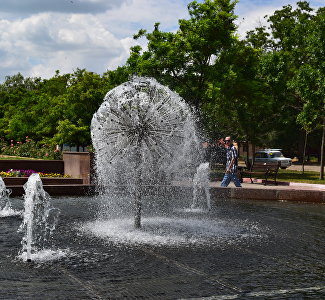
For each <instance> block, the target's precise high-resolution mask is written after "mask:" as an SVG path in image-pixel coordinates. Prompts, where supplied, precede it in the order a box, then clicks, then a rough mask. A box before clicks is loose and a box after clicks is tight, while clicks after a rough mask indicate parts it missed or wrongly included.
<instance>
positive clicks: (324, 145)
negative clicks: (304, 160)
mask: <svg viewBox="0 0 325 300" xmlns="http://www.w3.org/2000/svg"><path fill="white" fill-rule="evenodd" d="M324 148H325V118H324V119H323V137H322V146H321V149H320V172H319V179H320V180H323V179H324V160H325V158H324V155H325V149H324Z"/></svg>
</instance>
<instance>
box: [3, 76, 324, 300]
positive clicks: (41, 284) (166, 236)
mask: <svg viewBox="0 0 325 300" xmlns="http://www.w3.org/2000/svg"><path fill="white" fill-rule="evenodd" d="M92 138H93V141H94V146H95V148H96V155H97V162H96V163H97V172H98V183H99V185H100V188H101V189H100V190H101V193H100V194H99V195H97V196H94V197H54V198H53V199H52V202H53V203H55V207H58V208H60V211H61V214H60V226H57V227H58V228H57V230H55V231H54V232H53V229H54V227H55V225H56V222H57V220H58V219H57V214H58V210H55V209H53V208H51V205H50V203H49V197H48V195H47V194H46V193H45V192H44V190H43V188H42V183H41V181H40V179H39V178H38V177H37V176H36V175H33V176H32V177H31V178H30V179H29V182H28V183H27V184H26V186H25V190H26V195H25V203H24V204H25V212H24V221H23V223H22V225H21V226H20V227H21V230H22V231H23V232H24V233H25V236H24V239H23V250H22V251H21V255H20V258H22V259H23V261H26V260H33V261H35V263H33V264H24V263H23V262H22V260H21V259H19V260H17V259H15V258H16V255H17V245H19V242H20V241H21V237H20V235H19V234H18V233H17V227H18V226H19V224H20V220H18V219H17V218H0V237H1V241H0V265H1V278H0V280H1V282H2V283H3V284H2V285H1V289H0V299H71V300H74V299H107V298H110V299H140V298H141V299H157V300H158V299H257V298H258V299H262V298H263V299H265V298H272V299H289V298H290V299H293V298H294V299H302V298H308V299H323V298H324V296H325V286H324V267H325V266H324V259H325V255H324V251H323V249H324V247H325V241H324V238H323V236H324V224H325V207H324V205H315V204H314V203H298V204H294V203H289V202H277V201H274V202H272V201H263V200H260V201H250V200H248V199H242V200H240V199H231V200H229V199H222V198H217V189H214V191H213V197H215V198H214V200H215V201H213V203H210V198H209V197H210V194H209V189H208V171H209V166H208V164H206V163H203V164H200V162H201V161H200V158H201V156H200V155H201V154H200V151H199V146H198V145H199V143H198V141H199V139H198V138H197V135H196V133H195V126H194V120H193V117H192V115H191V111H190V109H189V108H188V106H187V105H185V104H184V102H183V101H182V100H181V99H180V98H179V97H178V96H177V95H175V94H174V93H172V92H170V91H169V90H168V89H167V88H165V87H162V86H161V85H159V84H158V83H157V82H156V81H154V80H152V79H147V78H134V79H133V80H132V81H131V82H128V83H126V84H124V85H122V86H120V87H118V88H116V89H114V90H112V91H111V92H109V93H108V94H107V96H106V98H105V102H104V103H103V105H102V106H101V108H100V110H99V111H98V112H97V114H96V115H95V116H94V119H93V122H92ZM176 183H177V186H176ZM211 192H212V191H211ZM11 200H12V204H13V207H19V205H22V201H21V199H19V198H14V199H11ZM191 204H192V208H190V207H191ZM209 208H210V209H209ZM135 211H136V213H135ZM134 225H135V226H134ZM140 226H141V230H140V229H139V227H140ZM52 232H53V233H54V237H53V238H55V243H56V245H57V246H58V247H59V248H62V247H64V248H65V249H69V250H68V253H67V255H65V252H63V256H64V257H62V256H61V257H62V259H60V260H56V261H55V262H53V259H49V260H46V261H45V262H44V255H43V256H42V259H39V260H37V259H38V258H40V256H41V255H42V252H44V251H43V250H46V249H49V246H48V245H49V242H50V237H49V236H50V234H51V233H52ZM38 233H39V234H38ZM56 253H57V254H58V253H60V252H59V251H57V252H56ZM61 253H62V252H61ZM50 256H51V255H50ZM51 257H53V256H51ZM57 257H58V256H57ZM38 262H42V264H39V263H38ZM288 287H289V288H288Z"/></svg>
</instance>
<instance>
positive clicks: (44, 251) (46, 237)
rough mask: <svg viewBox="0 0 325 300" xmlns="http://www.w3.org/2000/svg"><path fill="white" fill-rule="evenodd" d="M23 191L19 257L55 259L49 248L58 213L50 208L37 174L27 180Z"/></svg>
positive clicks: (30, 259) (26, 259)
mask: <svg viewBox="0 0 325 300" xmlns="http://www.w3.org/2000/svg"><path fill="white" fill-rule="evenodd" d="M24 190H25V196H24V200H25V202H24V214H23V221H22V224H21V225H20V227H19V229H18V231H20V232H23V233H24V237H23V239H22V245H23V247H22V250H21V252H20V255H19V257H20V258H21V259H23V260H24V261H32V260H38V259H39V258H41V257H48V256H52V257H53V258H55V257H56V254H55V251H53V250H50V249H49V247H50V246H51V234H52V232H53V231H54V229H55V227H56V225H57V222H58V217H59V213H60V211H59V210H58V209H56V208H52V207H51V203H50V196H49V195H48V193H47V192H45V191H44V189H43V184H42V181H41V178H40V176H39V174H37V173H35V174H32V175H31V176H30V177H29V178H28V181H27V182H26V183H25V185H24ZM47 260H48V258H47Z"/></svg>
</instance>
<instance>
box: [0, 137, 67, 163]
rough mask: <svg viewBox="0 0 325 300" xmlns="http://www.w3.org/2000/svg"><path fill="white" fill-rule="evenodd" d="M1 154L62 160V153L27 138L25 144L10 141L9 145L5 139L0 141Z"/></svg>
mask: <svg viewBox="0 0 325 300" xmlns="http://www.w3.org/2000/svg"><path fill="white" fill-rule="evenodd" d="M0 147H1V151H0V153H1V154H4V155H10V156H20V157H31V158H41V159H62V153H61V151H59V150H58V149H56V148H55V147H54V146H52V145H43V144H39V143H37V142H35V141H33V140H32V139H29V138H28V136H26V140H25V141H24V142H20V141H16V142H15V141H13V140H11V141H10V145H8V144H7V143H6V142H5V141H4V139H1V141H0Z"/></svg>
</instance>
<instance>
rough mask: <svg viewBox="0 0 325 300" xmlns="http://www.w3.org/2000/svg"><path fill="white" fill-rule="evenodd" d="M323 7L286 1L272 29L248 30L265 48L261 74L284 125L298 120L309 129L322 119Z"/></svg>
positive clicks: (253, 41) (271, 20)
mask: <svg viewBox="0 0 325 300" xmlns="http://www.w3.org/2000/svg"><path fill="white" fill-rule="evenodd" d="M323 11H324V10H323V9H320V10H319V11H318V12H317V14H316V15H315V14H314V13H313V9H312V8H311V7H310V6H309V4H308V2H306V1H299V2H297V8H296V9H293V8H292V6H291V5H287V6H284V7H283V8H282V9H281V10H278V11H275V13H274V14H273V15H272V16H270V17H268V22H269V24H270V26H269V28H268V30H269V32H267V29H266V28H265V27H260V28H257V29H256V30H255V31H251V32H248V35H247V41H248V42H249V43H250V44H251V45H252V46H254V47H259V48H262V49H263V51H264V54H263V55H262V57H261V63H260V65H261V67H260V74H261V76H262V77H263V78H264V79H265V81H266V82H267V84H268V85H269V87H270V90H271V93H272V95H273V102H274V105H273V107H274V108H275V109H276V110H275V111H277V112H278V114H279V116H280V119H281V120H280V122H279V125H281V127H283V128H285V127H286V126H285V125H288V124H289V125H290V124H291V125H290V126H291V127H292V125H293V122H295V123H296V124H297V126H300V128H302V129H303V130H304V131H305V132H306V133H309V132H311V131H313V130H316V129H317V128H319V126H321V124H322V123H323V117H324V83H323V78H324V67H323V65H324V62H323V58H324V50H322V51H323V52H322V55H320V53H318V52H317V51H319V50H316V49H324V30H323V29H324V13H323ZM282 112H284V113H282ZM297 131H298V130H297ZM287 135H288V134H287ZM295 136H297V135H296V134H295ZM306 136H307V134H306ZM305 144H306V141H305ZM322 151H323V150H322ZM322 151H321V152H322ZM302 152H304V151H302ZM302 160H304V157H302Z"/></svg>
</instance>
